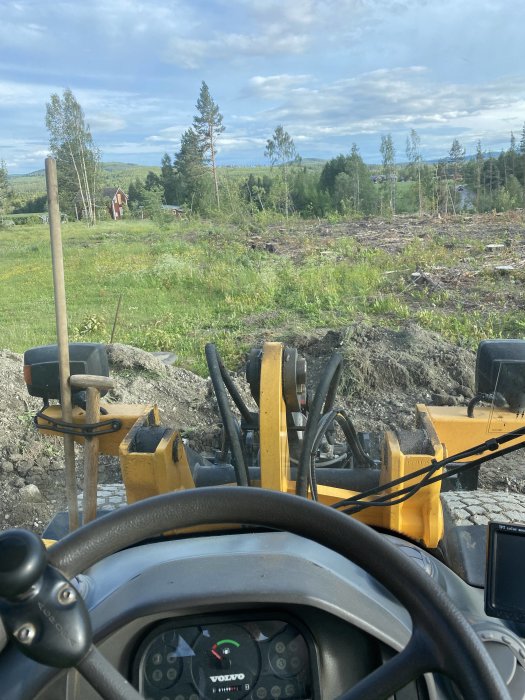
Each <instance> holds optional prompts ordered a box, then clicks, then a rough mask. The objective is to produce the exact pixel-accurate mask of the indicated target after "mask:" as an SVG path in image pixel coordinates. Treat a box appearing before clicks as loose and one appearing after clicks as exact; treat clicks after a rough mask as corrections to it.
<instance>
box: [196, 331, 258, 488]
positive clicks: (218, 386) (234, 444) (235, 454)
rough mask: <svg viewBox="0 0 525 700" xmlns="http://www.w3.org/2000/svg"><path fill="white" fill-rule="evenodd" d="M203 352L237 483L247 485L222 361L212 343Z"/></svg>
mask: <svg viewBox="0 0 525 700" xmlns="http://www.w3.org/2000/svg"><path fill="white" fill-rule="evenodd" d="M205 353H206V361H207V363H208V369H209V371H210V377H211V381H212V384H213V390H214V391H215V398H216V399H217V404H218V406H219V412H220V414H221V418H222V423H223V425H224V430H225V433H226V436H227V438H228V442H229V443H230V447H231V451H232V459H233V466H234V469H235V477H236V479H237V484H238V485H239V486H249V485H250V478H249V475H248V467H247V466H246V460H245V458H244V452H243V449H242V443H241V440H240V439H239V433H238V430H237V423H236V420H235V418H234V417H233V413H232V411H231V408H230V405H229V403H228V396H227V393H226V386H225V380H224V377H223V374H222V372H221V364H222V363H221V361H220V358H219V353H218V351H217V348H216V347H215V345H213V343H208V344H207V345H206V347H205ZM232 398H233V397H232Z"/></svg>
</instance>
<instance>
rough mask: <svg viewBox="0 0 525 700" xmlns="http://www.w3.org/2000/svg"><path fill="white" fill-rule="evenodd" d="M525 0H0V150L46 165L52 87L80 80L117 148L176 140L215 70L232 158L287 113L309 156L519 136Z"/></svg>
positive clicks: (30, 166) (223, 150)
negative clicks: (384, 141)
mask: <svg viewBox="0 0 525 700" xmlns="http://www.w3.org/2000/svg"><path fill="white" fill-rule="evenodd" d="M524 27H525V2H524V1H523V0H453V1H452V0H111V2H110V1H109V0H104V1H103V0H0V160H3V161H5V163H6V165H7V168H8V171H9V173H10V174H23V173H28V172H31V171H34V170H37V169H41V168H42V167H43V165H44V159H45V158H46V156H47V155H48V154H49V153H48V143H49V140H48V133H47V131H46V128H45V113H46V103H47V102H48V101H49V99H50V96H51V94H53V93H58V94H62V91H63V90H64V89H65V88H70V89H71V90H72V91H73V93H74V95H75V97H76V98H77V100H78V102H79V103H80V104H81V106H82V108H83V111H84V114H85V118H86V122H87V123H88V124H89V126H90V129H91V133H92V136H93V140H94V142H95V144H96V145H97V146H98V147H99V148H100V150H101V152H102V158H103V160H104V161H106V162H108V161H121V162H128V163H138V164H145V165H159V164H160V160H161V158H162V156H163V154H164V153H169V154H170V155H171V156H172V157H173V155H174V154H175V153H176V152H177V151H178V150H179V147H180V137H181V134H182V133H183V132H184V131H185V130H186V129H187V128H188V127H190V126H191V123H192V120H193V116H194V115H195V113H196V109H195V104H196V101H197V98H198V95H199V90H200V86H201V83H202V81H205V82H206V83H207V85H208V87H209V90H210V93H211V95H212V97H213V99H214V100H215V102H216V103H217V104H218V105H219V108H220V111H221V113H222V115H223V118H224V125H225V127H226V130H225V131H224V133H223V134H222V135H221V136H220V139H219V142H218V158H217V162H218V164H219V165H223V166H226V165H255V164H260V163H264V162H265V158H264V150H265V145H266V142H267V140H268V139H269V138H271V136H272V134H273V132H274V129H275V127H276V126H277V125H282V126H283V127H284V129H285V130H286V131H287V132H288V133H289V134H290V136H291V137H292V139H293V140H294V143H295V146H296V150H297V152H298V153H299V154H300V155H301V156H302V157H303V158H321V159H328V158H332V157H336V156H337V155H339V154H340V153H349V152H350V150H351V147H352V144H353V143H355V144H357V146H358V148H359V149H360V153H361V155H362V156H363V158H364V160H365V161H366V162H369V163H374V162H376V163H377V162H380V159H381V156H380V152H379V146H380V142H381V137H382V136H384V135H387V134H391V135H392V138H393V140H394V144H395V147H396V157H397V160H398V161H399V162H402V161H403V160H406V139H407V136H408V134H409V133H410V130H411V129H415V130H416V131H417V133H418V135H419V137H420V139H421V151H422V155H423V157H424V158H426V159H434V158H440V157H444V156H445V155H446V154H447V153H448V151H449V150H450V146H451V144H452V140H453V139H455V138H457V139H458V140H459V141H460V143H461V144H462V145H463V146H464V147H465V148H466V150H467V153H474V151H475V148H476V143H477V142H478V140H479V141H481V144H482V148H483V149H484V150H486V151H499V150H501V149H502V148H508V146H509V142H510V134H511V132H514V134H515V136H516V138H517V140H518V142H519V140H520V138H521V133H522V129H523V126H524V122H525V70H524V61H523V58H524V55H525V53H524V48H523V47H524V45H525V41H524V38H523V37H524V33H523V32H524Z"/></svg>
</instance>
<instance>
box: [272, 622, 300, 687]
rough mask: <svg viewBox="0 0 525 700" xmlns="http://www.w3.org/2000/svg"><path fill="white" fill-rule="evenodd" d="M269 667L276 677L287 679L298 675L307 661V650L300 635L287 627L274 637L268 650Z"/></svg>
mask: <svg viewBox="0 0 525 700" xmlns="http://www.w3.org/2000/svg"><path fill="white" fill-rule="evenodd" d="M269 660H270V666H271V668H272V670H273V672H274V673H275V675H276V676H279V677H280V678H289V677H291V676H296V675H297V674H298V673H300V672H301V671H302V670H303V669H304V667H305V665H306V663H307V661H308V648H307V646H306V642H305V640H304V638H303V636H302V635H300V634H299V633H298V632H297V630H296V629H295V628H294V627H292V626H291V625H288V626H287V627H286V628H285V629H284V631H283V632H281V633H280V634H278V635H276V636H275V637H274V638H273V639H272V641H271V643H270V649H269Z"/></svg>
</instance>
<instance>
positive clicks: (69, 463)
mask: <svg viewBox="0 0 525 700" xmlns="http://www.w3.org/2000/svg"><path fill="white" fill-rule="evenodd" d="M45 163H46V187H47V202H48V209H49V232H50V236H51V259H52V262H53V286H54V290H55V316H56V328H57V343H58V363H59V368H60V369H59V372H60V405H61V406H62V420H64V421H66V422H68V423H71V422H72V406H71V391H70V389H69V384H68V379H69V373H70V368H69V340H68V330H67V313H66V292H65V283H64V258H63V254H62V232H61V228H60V209H59V206H58V183H57V168H56V162H55V160H54V159H53V158H46V162H45ZM64 462H65V469H66V500H67V507H68V511H69V531H70V532H72V531H73V530H76V529H77V527H78V502H77V479H76V472H75V444H74V441H73V436H72V435H64Z"/></svg>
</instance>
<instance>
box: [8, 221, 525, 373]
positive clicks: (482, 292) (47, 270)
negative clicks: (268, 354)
mask: <svg viewBox="0 0 525 700" xmlns="http://www.w3.org/2000/svg"><path fill="white" fill-rule="evenodd" d="M518 216H521V220H511V222H510V224H509V222H508V221H507V220H506V219H505V220H502V221H501V222H496V223H497V225H496V226H492V224H491V226H492V228H490V227H489V228H488V230H487V232H486V233H487V237H486V240H489V241H491V242H494V239H497V240H496V242H497V241H498V240H501V242H503V241H505V240H506V239H507V238H508V237H509V230H511V231H514V230H516V231H519V230H522V228H520V227H523V214H521V215H518ZM407 222H408V223H407ZM483 222H485V219H482V218H481V217H480V218H479V220H478V221H476V222H475V223H474V224H472V223H470V224H468V225H467V224H463V223H462V222H461V220H458V221H457V222H456V223H454V225H450V226H448V224H447V227H446V228H444V229H443V224H437V225H436V223H433V222H427V223H425V224H424V225H421V223H422V222H412V223H410V221H409V220H405V219H403V218H402V217H400V218H399V219H396V220H395V221H394V222H390V223H388V222H381V221H378V222H375V223H370V222H344V221H339V222H336V223H332V224H328V223H326V222H325V223H323V222H305V221H294V220H291V221H290V222H289V225H288V227H285V226H284V224H283V223H282V222H281V223H280V224H279V225H276V224H273V225H267V226H262V225H259V226H254V225H253V224H252V225H251V226H250V227H247V228H245V229H242V228H239V227H233V226H227V225H221V226H216V225H214V224H211V223H210V222H205V221H198V220H197V221H177V222H172V223H170V224H169V225H157V224H155V223H154V222H152V221H140V222H137V221H122V222H108V223H106V224H99V225H98V226H97V227H95V228H93V229H88V228H86V226H85V225H84V224H81V223H76V222H75V223H68V224H64V225H63V230H62V234H63V243H64V260H65V276H66V292H67V300H68V316H69V331H70V338H71V339H72V340H86V341H97V342H109V340H110V338H111V334H112V330H113V324H114V322H115V315H116V309H117V306H118V304H119V300H120V301H121V303H120V311H119V314H118V317H117V319H116V327H115V334H114V341H115V342H123V343H129V344H132V345H136V346H138V347H142V348H145V349H147V350H171V351H174V352H176V353H177V355H178V357H179V361H180V364H182V365H183V366H186V367H188V368H190V369H192V370H194V371H197V372H201V373H204V372H205V363H204V354H203V348H204V345H205V343H206V342H209V341H213V342H216V343H218V345H219V346H220V349H221V354H222V355H223V356H224V358H225V360H226V361H227V362H228V363H235V362H237V360H238V359H239V358H240V357H241V355H242V353H243V352H244V351H245V350H246V349H247V348H248V347H249V346H251V344H252V343H254V342H257V341H260V340H261V339H263V338H286V337H290V336H293V335H294V334H298V333H299V334H300V333H308V332H311V331H313V330H316V329H328V328H332V329H336V328H340V327H344V326H347V325H349V324H351V323H353V322H355V321H356V320H359V321H364V322H366V321H369V322H372V323H382V324H385V325H390V326H395V325H396V324H398V323H400V322H401V321H404V320H406V319H412V320H414V321H416V322H418V323H420V324H421V325H423V326H425V327H427V328H430V329H432V330H436V331H439V332H440V333H442V334H443V335H445V336H446V337H448V338H450V339H452V340H455V341H456V342H461V343H466V344H469V345H472V347H474V346H475V344H476V343H477V341H478V340H479V339H480V338H483V337H497V336H501V337H513V336H514V337H516V336H517V335H523V332H524V330H525V312H524V309H525V304H524V300H523V291H522V289H523V277H522V272H521V271H520V270H519V269H518V270H517V271H516V273H515V274H514V273H513V276H512V278H509V277H508V276H505V277H503V276H501V275H498V274H493V272H492V271H491V270H492V268H487V267H486V265H485V261H486V254H485V243H486V240H485V239H484V238H483V237H482V236H481V234H480V231H481V230H482V228H483V226H486V225H487V224H486V223H483ZM482 223H483V226H482ZM440 226H441V229H440ZM509 226H510V229H509ZM498 231H500V233H499V234H498ZM498 236H499V238H498ZM392 240H393V241H394V243H392ZM268 242H272V244H273V245H274V247H275V248H276V249H277V252H273V253H272V252H269V251H268V250H267V249H266V246H265V244H266V243H268ZM523 252H524V251H522V250H521V248H520V247H519V246H518V245H517V244H516V245H515V246H514V247H509V246H506V247H505V248H504V249H503V250H502V252H501V253H499V255H501V256H505V255H507V257H502V258H501V260H500V259H499V258H498V259H497V260H494V261H493V262H494V263H495V262H498V260H500V262H508V255H511V256H514V257H513V260H514V259H515V260H518V259H523V257H521V258H520V256H523ZM491 264H492V263H491ZM415 270H420V271H427V272H428V273H429V274H430V275H431V276H432V278H433V279H434V280H437V282H433V283H432V286H428V285H427V286H418V285H415V284H413V283H412V282H411V277H410V273H411V272H413V271H415ZM458 270H459V271H460V272H461V278H462V279H463V281H464V284H462V285H461V286H460V287H458V284H457V280H458V279H459V277H458V275H459V273H458ZM447 275H448V277H447ZM450 275H452V278H453V279H454V280H456V281H455V282H454V284H453V285H452V284H451V283H450V279H452V278H450ZM454 275H455V276H454ZM449 278H450V279H449ZM0 292H1V297H0V347H3V348H9V349H11V350H13V351H17V352H23V351H24V350H25V349H26V348H28V347H31V346H34V345H42V344H47V343H53V342H55V337H56V336H55V317H54V301H53V281H52V267H51V256H50V244H49V231H48V228H47V226H45V225H33V226H14V227H10V228H9V229H0Z"/></svg>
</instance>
